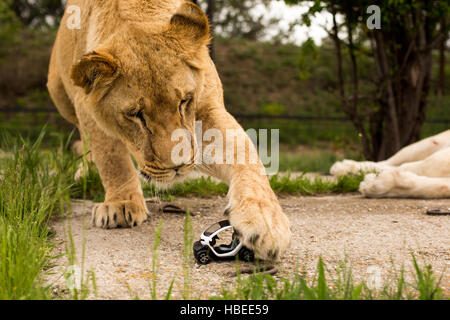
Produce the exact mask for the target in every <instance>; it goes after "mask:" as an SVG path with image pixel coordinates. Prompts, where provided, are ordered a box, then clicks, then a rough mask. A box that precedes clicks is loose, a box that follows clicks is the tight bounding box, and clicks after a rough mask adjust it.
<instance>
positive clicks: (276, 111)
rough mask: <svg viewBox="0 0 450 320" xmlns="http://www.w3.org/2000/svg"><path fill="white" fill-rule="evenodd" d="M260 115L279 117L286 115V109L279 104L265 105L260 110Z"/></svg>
mask: <svg viewBox="0 0 450 320" xmlns="http://www.w3.org/2000/svg"><path fill="white" fill-rule="evenodd" d="M261 113H262V114H267V115H270V116H279V115H282V114H284V113H286V107H285V106H283V105H282V104H281V103H271V104H266V105H265V106H263V107H262V108H261Z"/></svg>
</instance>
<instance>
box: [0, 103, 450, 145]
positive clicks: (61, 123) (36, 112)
mask: <svg viewBox="0 0 450 320" xmlns="http://www.w3.org/2000/svg"><path fill="white" fill-rule="evenodd" d="M232 115H233V116H234V117H235V118H236V119H237V120H238V121H239V123H240V124H241V125H242V126H243V127H244V129H248V128H253V129H262V128H264V129H279V137H280V143H284V144H290V145H296V144H302V143H305V144H310V143H315V142H316V141H332V142H338V143H346V142H349V141H357V140H359V139H360V137H359V136H358V132H357V131H356V130H355V128H354V126H353V124H352V123H351V121H350V120H349V119H348V118H346V117H345V116H311V115H266V114H243V113H232ZM44 125H47V126H48V127H50V128H56V129H58V130H59V131H60V132H61V131H62V132H70V131H71V130H73V129H74V128H75V127H74V126H73V125H72V124H70V123H68V122H67V121H65V120H64V119H63V118H62V117H61V115H60V114H59V113H58V110H57V109H56V108H55V107H44V108H25V107H14V108H0V128H1V129H3V130H9V131H12V132H20V133H26V134H29V135H33V136H34V135H36V134H38V132H39V131H40V130H41V129H42V127H43V126H44ZM449 128H450V119H427V120H426V121H425V124H424V125H423V127H422V135H423V136H424V137H425V136H431V135H434V134H437V133H439V132H442V131H445V130H447V129H449Z"/></svg>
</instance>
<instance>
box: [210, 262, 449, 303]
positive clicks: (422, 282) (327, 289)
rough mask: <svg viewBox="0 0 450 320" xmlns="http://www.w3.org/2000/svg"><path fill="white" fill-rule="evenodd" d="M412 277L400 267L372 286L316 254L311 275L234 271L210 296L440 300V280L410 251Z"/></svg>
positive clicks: (229, 297)
mask: <svg viewBox="0 0 450 320" xmlns="http://www.w3.org/2000/svg"><path fill="white" fill-rule="evenodd" d="M412 262H413V266H414V271H415V278H414V280H413V281H412V282H411V283H408V282H406V280H405V278H404V271H403V268H402V269H401V272H400V273H397V274H395V275H394V277H393V279H390V280H389V281H388V282H387V283H385V284H384V285H383V286H382V288H378V289H376V288H372V287H371V286H370V285H368V284H367V283H366V282H365V281H361V282H356V281H355V279H354V277H353V275H352V269H351V267H348V266H347V265H346V263H345V262H343V263H341V265H338V267H336V268H335V270H334V272H330V271H328V269H327V267H326V265H325V264H324V262H323V260H322V259H321V258H319V261H318V263H317V268H316V273H315V276H314V277H313V278H312V279H309V278H308V277H307V276H306V275H305V274H302V273H299V272H297V273H296V274H295V275H294V276H293V277H292V278H291V279H287V278H283V277H281V278H278V277H274V276H271V275H262V274H253V275H251V276H249V277H242V276H240V275H238V278H237V280H236V282H235V283H234V284H233V285H232V286H231V287H230V288H224V289H223V290H222V292H221V295H220V296H215V297H211V299H225V300H406V299H415V300H440V299H448V297H444V296H443V294H442V289H441V288H440V281H439V280H438V279H436V278H435V276H434V274H433V271H432V269H431V266H430V265H427V264H426V263H423V264H422V265H419V263H418V262H417V259H416V257H415V256H414V255H412Z"/></svg>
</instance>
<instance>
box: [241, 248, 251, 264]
mask: <svg viewBox="0 0 450 320" xmlns="http://www.w3.org/2000/svg"><path fill="white" fill-rule="evenodd" d="M238 256H239V260H242V261H247V262H251V261H253V260H255V254H254V253H253V251H251V250H250V249H247V248H246V247H242V249H241V250H239V253H238Z"/></svg>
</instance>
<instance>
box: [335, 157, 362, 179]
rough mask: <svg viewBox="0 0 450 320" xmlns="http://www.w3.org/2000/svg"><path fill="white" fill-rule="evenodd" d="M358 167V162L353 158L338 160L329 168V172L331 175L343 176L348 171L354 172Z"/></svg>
mask: <svg viewBox="0 0 450 320" xmlns="http://www.w3.org/2000/svg"><path fill="white" fill-rule="evenodd" d="M358 170H359V169H358V162H356V161H353V160H343V161H338V162H336V163H335V164H333V165H332V166H331V168H330V173H331V174H332V175H333V176H344V175H346V174H348V173H355V172H357V171H358Z"/></svg>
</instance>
